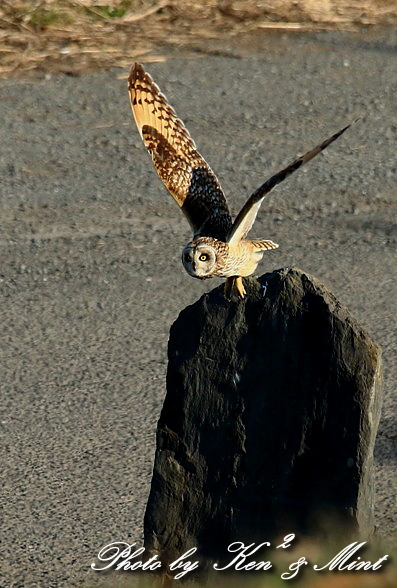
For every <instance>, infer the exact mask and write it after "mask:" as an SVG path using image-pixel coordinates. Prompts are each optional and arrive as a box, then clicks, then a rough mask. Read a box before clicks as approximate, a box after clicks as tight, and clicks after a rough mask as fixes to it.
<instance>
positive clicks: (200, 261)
mask: <svg viewBox="0 0 397 588" xmlns="http://www.w3.org/2000/svg"><path fill="white" fill-rule="evenodd" d="M182 263H183V267H184V268H185V270H186V271H187V273H188V274H189V275H190V276H192V277H193V278H199V279H201V280H204V279H205V278H212V276H213V270H214V268H215V265H216V252H215V249H214V247H212V246H211V245H209V244H207V243H194V242H193V243H188V244H187V245H186V246H185V247H184V249H183V251H182Z"/></svg>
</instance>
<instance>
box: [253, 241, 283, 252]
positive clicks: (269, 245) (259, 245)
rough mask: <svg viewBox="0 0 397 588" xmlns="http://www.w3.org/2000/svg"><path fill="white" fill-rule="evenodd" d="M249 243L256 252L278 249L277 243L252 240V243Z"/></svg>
mask: <svg viewBox="0 0 397 588" xmlns="http://www.w3.org/2000/svg"><path fill="white" fill-rule="evenodd" d="M250 243H251V244H252V245H253V247H254V248H255V249H257V250H258V251H270V250H271V249H277V247H278V245H277V243H274V242H273V241H268V240H266V241H265V240H264V239H254V240H253V241H250Z"/></svg>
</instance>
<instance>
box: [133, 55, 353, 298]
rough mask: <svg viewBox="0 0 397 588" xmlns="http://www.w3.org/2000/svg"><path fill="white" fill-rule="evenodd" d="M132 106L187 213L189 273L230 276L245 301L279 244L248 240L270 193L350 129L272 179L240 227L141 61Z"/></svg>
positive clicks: (185, 262)
mask: <svg viewBox="0 0 397 588" xmlns="http://www.w3.org/2000/svg"><path fill="white" fill-rule="evenodd" d="M128 89H129V93H130V100H131V107H132V111H133V114H134V118H135V122H136V124H137V127H138V130H139V132H140V134H141V137H142V139H143V142H144V144H145V146H146V148H147V150H148V151H149V153H150V155H151V157H152V160H153V163H154V167H155V169H156V171H157V173H158V175H159V177H160V178H161V180H162V182H163V183H164V185H165V187H166V188H167V190H168V191H169V192H170V194H171V196H172V197H173V198H174V199H175V201H176V203H177V204H178V206H180V208H181V209H182V211H183V212H184V213H185V215H186V217H187V219H188V221H189V223H190V226H191V228H192V230H193V239H192V241H191V242H190V243H188V244H187V245H186V246H185V247H184V249H183V253H182V263H183V265H184V267H185V269H186V271H187V272H188V273H189V274H190V275H191V276H193V277H196V278H199V279H207V278H212V277H214V276H219V277H225V278H227V282H226V288H225V292H226V293H227V294H228V295H230V293H231V290H232V289H234V290H235V291H236V292H237V294H238V295H239V296H241V297H244V295H245V290H244V286H243V282H242V279H241V278H242V277H246V276H249V275H251V274H253V273H254V271H255V270H256V267H257V265H258V263H259V261H260V260H261V258H262V256H263V253H264V251H269V250H271V249H276V248H277V247H278V245H277V244H276V243H273V241H269V240H259V239H257V240H253V241H250V240H247V239H246V236H247V234H248V232H249V230H250V229H251V227H252V225H253V223H254V221H255V218H256V215H257V213H258V210H259V207H260V205H261V204H262V201H263V199H264V197H265V196H266V194H268V193H269V192H270V190H272V189H273V188H274V187H275V186H276V185H277V184H279V183H280V182H282V181H283V180H284V179H285V178H286V177H288V176H289V175H290V174H292V173H293V172H294V171H296V170H297V169H299V168H300V167H301V166H302V165H304V164H305V163H307V162H308V161H310V160H311V159H313V157H315V156H316V155H318V154H319V153H321V151H323V149H325V148H326V147H328V145H330V144H331V143H332V142H333V141H335V140H336V139H337V138H338V137H340V135H342V133H344V132H345V131H346V130H347V129H348V128H349V126H350V125H347V126H346V127H344V128H343V129H341V130H340V131H338V132H337V133H335V134H334V135H332V137H330V138H329V139H327V140H326V141H324V142H323V143H321V144H320V145H318V146H317V147H315V148H314V149H312V150H310V151H308V152H307V153H306V154H305V155H303V156H301V157H298V158H297V159H295V161H293V162H292V163H291V164H290V165H288V166H287V167H286V168H284V169H283V170H281V171H280V172H278V173H277V174H275V175H274V176H272V177H271V178H270V179H269V180H267V181H266V182H265V183H264V184H262V186H260V187H259V188H258V189H257V190H256V191H255V192H254V193H253V194H252V195H251V197H250V198H249V199H248V200H247V202H246V204H245V205H244V206H243V208H242V209H241V211H240V212H239V214H238V215H237V217H236V219H235V221H234V223H233V222H232V218H231V215H230V212H229V209H228V206H227V202H226V198H225V196H224V194H223V191H222V188H221V186H220V184H219V182H218V180H217V178H216V176H215V174H214V172H213V171H212V170H211V168H210V167H209V165H208V164H207V162H206V161H205V160H204V159H203V158H202V156H201V155H200V153H199V152H198V151H197V149H196V145H195V143H194V141H193V139H192V138H191V137H190V134H189V132H188V130H187V129H186V127H185V126H184V124H183V122H182V121H181V120H180V119H179V118H178V117H177V116H176V114H175V111H174V109H173V108H172V107H171V106H170V105H169V104H168V102H167V100H166V98H165V96H164V95H163V94H162V93H161V92H160V90H159V88H158V86H157V85H156V84H155V83H154V82H153V80H152V78H151V77H150V75H149V74H148V73H146V72H145V71H144V69H143V67H142V65H140V64H138V63H135V65H134V66H133V67H132V69H131V73H130V76H129V79H128Z"/></svg>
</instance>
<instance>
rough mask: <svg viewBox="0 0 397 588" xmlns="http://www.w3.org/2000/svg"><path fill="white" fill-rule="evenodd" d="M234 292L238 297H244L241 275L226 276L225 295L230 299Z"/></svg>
mask: <svg viewBox="0 0 397 588" xmlns="http://www.w3.org/2000/svg"><path fill="white" fill-rule="evenodd" d="M233 293H234V294H236V295H237V296H238V298H244V296H245V295H246V291H245V288H244V284H243V278H242V277H241V276H233V277H231V278H226V282H225V296H226V298H227V299H228V300H231V297H232V294H233Z"/></svg>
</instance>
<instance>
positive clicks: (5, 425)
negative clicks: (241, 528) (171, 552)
mask: <svg viewBox="0 0 397 588" xmlns="http://www.w3.org/2000/svg"><path fill="white" fill-rule="evenodd" d="M393 47H395V34H393V32H392V31H386V32H382V31H380V32H379V34H378V36H377V37H375V38H373V37H371V38H370V39H369V40H368V38H367V37H366V36H365V33H362V34H361V35H356V36H352V35H350V34H346V33H345V34H342V33H339V34H338V33H332V34H331V33H328V34H326V33H324V34H316V35H306V36H291V37H288V38H286V37H280V38H278V37H274V38H272V41H271V42H269V43H262V44H260V43H259V44H258V43H256V44H255V47H254V53H252V54H245V55H244V56H243V57H242V58H236V57H235V56H233V52H232V53H231V54H230V55H219V56H207V57H205V58H204V59H203V58H199V57H200V56H198V57H197V59H191V58H187V57H186V56H178V55H176V54H175V53H174V54H172V55H171V56H170V59H169V60H168V61H167V62H166V63H162V64H153V65H150V66H148V70H149V71H150V72H151V74H152V75H153V77H154V78H155V80H156V82H157V83H158V84H159V85H160V86H161V88H162V90H163V91H164V92H165V93H166V94H167V96H168V98H169V99H170V101H171V103H172V104H173V105H174V107H175V108H176V110H177V112H178V115H179V116H181V117H182V118H183V120H184V121H185V123H186V125H187V126H188V128H189V129H190V131H191V133H192V136H193V137H194V138H195V140H196V142H197V145H198V147H199V149H200V151H201V153H202V154H203V155H204V157H205V158H206V159H207V160H208V161H209V162H210V164H211V166H212V168H213V169H214V170H215V171H216V172H217V174H218V177H219V179H220V181H221V183H222V185H223V188H224V190H225V193H226V194H227V196H228V199H229V202H230V206H231V209H232V212H233V213H234V214H235V213H237V212H238V210H239V208H240V207H241V206H242V205H243V203H244V201H245V199H246V198H247V197H248V195H249V194H250V193H251V191H253V190H254V189H255V188H256V187H257V186H258V185H259V184H260V183H262V182H263V181H264V179H266V178H267V177H268V176H269V175H271V174H272V173H273V172H275V171H277V170H278V169H280V168H281V166H283V165H284V164H286V163H289V162H290V161H292V160H293V159H294V158H295V156H296V155H297V154H298V153H302V152H304V151H305V150H306V149H308V148H310V147H312V146H314V145H316V144H317V143H318V142H320V141H322V140H323V139H325V138H326V137H328V136H329V135H330V134H332V133H333V132H335V131H336V130H338V129H339V128H341V127H342V126H344V125H345V124H346V123H348V122H350V121H352V120H353V119H354V118H356V117H357V116H359V117H360V121H359V122H358V123H357V124H356V125H355V126H354V127H353V128H352V129H350V130H349V131H348V132H347V133H345V135H343V137H342V138H341V139H340V140H338V142H337V143H335V144H334V145H332V146H331V147H330V148H329V150H328V151H327V152H326V153H325V154H324V155H322V156H320V157H319V158H317V159H316V160H314V161H313V162H311V163H310V164H308V166H307V167H306V168H305V169H304V170H302V171H300V172H298V173H297V174H295V175H294V176H293V177H291V178H290V179H288V180H287V181H286V182H284V183H283V184H282V185H281V186H280V187H279V188H277V189H276V190H275V191H274V192H273V193H272V194H270V195H269V197H268V199H267V202H266V203H265V204H264V205H263V206H262V209H261V211H260V213H259V216H258V219H257V222H256V224H255V226H254V229H253V231H252V233H251V236H253V237H255V236H256V237H262V238H269V239H273V240H274V241H276V242H277V243H279V244H280V249H278V250H277V251H275V252H272V253H269V254H267V255H266V256H265V258H264V259H263V261H262V263H261V266H260V268H259V269H260V273H264V272H265V271H270V270H272V269H275V268H279V267H285V266H287V267H290V266H298V267H300V268H302V269H303V270H305V271H307V272H310V273H312V274H314V275H315V276H316V277H317V278H318V279H320V280H321V281H322V282H323V283H325V284H326V285H327V286H328V287H329V288H330V289H331V290H332V291H333V292H334V294H335V295H336V296H337V297H338V298H339V299H340V300H341V302H342V303H344V304H346V305H347V306H348V308H349V309H350V311H351V312H352V313H353V314H354V315H355V317H356V318H357V319H358V320H359V321H360V323H361V324H362V325H363V326H364V327H365V328H366V329H367V331H368V332H369V333H370V335H371V336H372V337H373V338H374V339H375V341H376V342H377V343H378V344H379V345H380V346H381V348H382V350H383V361H384V386H385V400H384V410H383V417H382V421H381V424H380V429H379V435H378V439H377V445H376V453H375V458H376V472H377V474H376V505H375V512H376V521H377V526H378V533H379V535H380V537H381V538H383V539H384V540H388V539H391V538H393V537H394V538H395V537H396V535H397V525H396V521H397V518H396V504H395V496H396V495H397V484H396V473H395V464H396V457H397V456H396V450H395V445H393V443H395V439H396V427H395V417H394V415H395V411H396V396H395V394H394V392H395V382H396V380H397V361H396V330H395V324H394V323H395V313H396V305H395V302H396V299H397V295H396V294H397V293H396V289H397V286H396V283H397V280H396V277H397V276H396V256H395V249H396V243H397V228H396V222H395V221H396V200H397V198H396V193H397V189H396V188H397V182H396V156H395V145H396V131H397V117H396V109H395V96H396V71H397V59H396V53H395V50H394V51H393ZM47 78H48V79H42V80H36V81H29V82H26V81H24V80H21V81H3V82H1V84H0V126H1V129H2V141H1V143H0V174H1V178H2V179H1V184H0V189H1V198H0V213H1V232H0V247H1V266H0V293H1V294H0V295H1V300H2V304H1V311H0V312H1V320H2V337H1V347H0V354H1V360H2V361H1V374H0V386H1V400H0V403H1V417H0V447H1V449H0V451H1V463H2V468H1V471H0V481H1V491H0V508H1V509H2V514H1V536H2V549H1V559H2V564H1V572H0V585H1V586H4V587H8V586H29V587H33V586H46V587H52V586H68V587H72V586H79V585H81V584H82V583H84V584H85V585H88V584H90V585H92V584H93V583H96V582H97V580H98V579H99V574H97V573H95V572H93V571H91V569H90V564H91V563H92V562H94V561H95V559H96V555H97V553H98V551H99V549H100V548H101V547H102V546H104V545H105V544H107V543H110V542H112V541H129V542H132V541H137V543H140V542H141V541H142V520H143V514H144V508H145V504H146V499H147V495H148V491H149V485H150V476H151V469H152V460H153V454H154V444H155V427H156V422H157V419H158V417H159V413H160V410H161V405H162V400H163V397H164V394H165V373H166V362H167V356H166V349H167V339H168V332H169V328H170V325H171V323H172V322H173V320H175V318H176V317H177V315H178V313H179V312H180V310H182V309H183V308H184V307H185V306H186V305H187V304H191V303H192V302H193V301H195V300H196V299H197V298H198V297H199V296H200V295H201V294H202V293H203V292H205V291H208V290H210V289H212V288H213V287H214V286H215V285H218V283H219V281H218V280H213V281H210V282H203V283H202V282H200V281H196V280H193V279H191V278H190V277H189V276H188V275H187V274H186V273H185V272H184V270H183V268H182V265H181V263H180V253H181V249H182V246H183V244H184V243H186V242H187V241H188V240H189V239H190V232H189V227H188V225H187V223H186V221H185V219H184V218H183V216H182V215H181V213H180V212H179V211H178V209H177V207H176V205H175V204H174V202H172V199H171V198H170V197H169V196H167V195H166V193H165V191H164V190H163V188H162V187H161V184H160V182H159V180H158V179H157V178H156V177H155V173H154V171H153V169H152V165H151V162H150V160H149V158H148V156H147V154H146V153H145V150H144V148H143V145H142V144H141V141H140V138H139V136H138V133H137V132H136V130H135V128H134V124H133V121H132V116H131V112H130V106H129V102H128V96H127V91H126V80H125V79H122V80H121V79H120V70H112V71H107V72H103V73H96V74H86V75H83V76H81V77H71V76H53V77H51V76H47ZM101 579H102V578H101Z"/></svg>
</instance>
